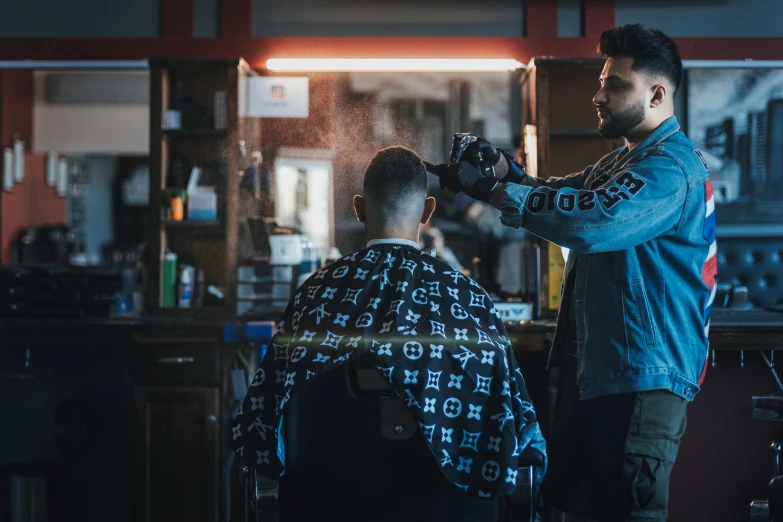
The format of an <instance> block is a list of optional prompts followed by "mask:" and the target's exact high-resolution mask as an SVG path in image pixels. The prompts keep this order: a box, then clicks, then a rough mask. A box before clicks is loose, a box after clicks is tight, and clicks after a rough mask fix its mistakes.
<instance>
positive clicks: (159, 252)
mask: <svg viewBox="0 0 783 522" xmlns="http://www.w3.org/2000/svg"><path fill="white" fill-rule="evenodd" d="M255 75H257V74H256V72H255V71H253V70H252V69H250V67H249V66H248V65H247V64H246V63H245V61H244V60H242V59H241V58H236V59H219V60H218V59H187V60H182V59H171V60H165V59H161V60H152V61H151V62H150V220H149V221H150V225H149V230H148V234H147V237H148V244H147V252H146V257H147V266H148V268H149V278H148V284H147V289H148V293H147V309H148V310H149V311H150V312H151V313H153V314H171V313H174V314H178V313H183V314H197V313H199V312H202V313H214V312H215V308H208V309H206V308H205V309H203V310H198V309H196V308H192V307H191V308H184V309H176V308H168V307H165V308H164V307H163V306H162V294H163V292H162V262H163V259H164V256H165V254H166V253H167V252H168V251H171V252H174V253H176V254H177V257H178V264H182V263H183V261H186V263H185V264H188V265H191V266H194V268H195V272H196V273H198V271H199V270H203V271H204V276H205V283H206V284H207V285H215V286H218V287H220V288H222V289H223V291H224V295H225V296H226V302H225V307H223V310H222V311H223V312H229V311H231V310H234V308H235V299H236V296H235V288H236V284H235V273H236V264H237V253H238V235H239V232H238V229H239V226H238V221H239V215H238V213H239V184H240V181H241V175H242V172H243V170H244V168H245V167H246V165H247V163H246V162H247V158H246V157H243V155H242V153H241V152H240V142H241V141H244V142H245V143H246V149H245V150H247V151H250V150H255V149H258V147H259V144H260V139H261V129H260V120H259V119H251V118H244V117H242V116H241V115H240V112H241V111H240V106H241V105H242V103H243V102H244V100H242V99H240V96H242V95H244V92H245V90H244V88H243V87H242V83H243V82H244V81H245V79H246V78H247V77H248V76H255ZM171 110H178V111H179V112H180V116H181V118H180V119H181V122H180V125H179V128H164V122H168V123H171V121H170V118H169V119H168V120H167V117H166V116H167V114H166V113H167V111H171ZM216 124H217V125H216ZM170 126H171V125H170ZM192 167H199V168H200V169H201V170H202V175H201V182H200V183H199V185H209V186H214V190H215V193H216V196H217V208H216V219H214V220H206V221H200V220H188V219H187V218H188V216H187V211H186V212H185V219H184V220H182V221H174V220H172V219H171V216H170V215H169V214H170V212H169V208H168V193H169V191H170V190H172V189H175V190H178V191H181V192H182V193H183V194H184V191H185V189H186V187H187V184H188V179H189V177H190V174H191V170H192ZM167 189H169V190H168V191H167ZM185 208H186V209H187V202H185ZM178 269H179V266H178ZM178 273H179V270H178Z"/></svg>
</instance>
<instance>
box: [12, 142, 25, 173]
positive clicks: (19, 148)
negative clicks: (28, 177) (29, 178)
mask: <svg viewBox="0 0 783 522" xmlns="http://www.w3.org/2000/svg"><path fill="white" fill-rule="evenodd" d="M14 181H16V182H17V183H21V182H22V181H24V142H22V140H14Z"/></svg>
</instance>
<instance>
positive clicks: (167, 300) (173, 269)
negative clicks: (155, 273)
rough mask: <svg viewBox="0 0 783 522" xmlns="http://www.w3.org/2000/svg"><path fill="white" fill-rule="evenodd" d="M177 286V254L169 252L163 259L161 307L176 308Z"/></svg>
mask: <svg viewBox="0 0 783 522" xmlns="http://www.w3.org/2000/svg"><path fill="white" fill-rule="evenodd" d="M176 286H177V254H175V253H174V252H167V253H166V257H165V258H164V259H163V282H162V284H161V298H162V300H161V306H163V307H164V308H173V307H174V303H175V300H174V297H175V295H176Z"/></svg>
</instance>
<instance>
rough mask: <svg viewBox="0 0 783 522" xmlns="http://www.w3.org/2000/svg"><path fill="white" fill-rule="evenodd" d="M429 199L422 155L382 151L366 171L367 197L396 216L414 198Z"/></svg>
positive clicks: (400, 150)
mask: <svg viewBox="0 0 783 522" xmlns="http://www.w3.org/2000/svg"><path fill="white" fill-rule="evenodd" d="M426 195H427V171H426V170H425V168H424V163H422V161H421V158H420V157H419V155H418V154H416V153H415V152H413V151H412V150H410V149H406V148H405V147H399V146H397V147H387V148H385V149H381V150H379V151H378V152H377V153H376V154H375V156H374V157H373V158H372V160H371V161H370V164H369V165H367V170H365V171H364V197H365V198H366V199H367V200H368V201H369V202H371V204H372V205H374V206H376V207H378V206H380V207H382V208H377V209H376V210H384V209H385V210H386V211H387V212H388V213H389V214H394V213H395V212H396V211H398V210H402V207H403V206H405V205H406V204H407V203H408V202H409V201H411V199H412V198H416V199H417V200H419V199H420V200H422V201H423V200H424V198H425V197H426Z"/></svg>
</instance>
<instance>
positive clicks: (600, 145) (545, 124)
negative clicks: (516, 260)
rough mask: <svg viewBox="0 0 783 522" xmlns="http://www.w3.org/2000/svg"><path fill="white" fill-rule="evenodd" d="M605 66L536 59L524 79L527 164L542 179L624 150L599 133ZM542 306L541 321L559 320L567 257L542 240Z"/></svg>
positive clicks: (582, 60) (590, 61) (600, 61)
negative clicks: (596, 102) (598, 98)
mask: <svg viewBox="0 0 783 522" xmlns="http://www.w3.org/2000/svg"><path fill="white" fill-rule="evenodd" d="M603 66H604V60H603V59H601V58H534V59H532V60H531V61H530V63H529V64H528V67H527V69H526V70H525V73H524V74H523V75H522V77H521V78H520V85H521V90H522V129H523V134H522V138H523V146H524V151H525V156H526V159H525V164H526V167H527V169H528V172H530V173H531V174H533V175H536V176H538V177H541V178H544V179H546V178H548V177H550V176H558V177H559V176H566V175H568V174H572V173H574V172H581V171H582V170H584V169H585V167H587V166H588V165H592V164H593V163H595V162H596V161H598V160H599V159H600V158H601V157H602V156H604V155H605V154H607V153H609V152H611V151H613V150H614V149H616V148H618V147H620V146H621V145H622V140H607V139H605V138H604V137H603V136H601V134H600V133H599V132H598V128H597V126H598V117H597V115H596V111H595V106H594V105H593V103H592V99H593V96H594V95H595V93H596V92H597V91H598V88H599V80H598V78H599V76H600V74H601V69H602V68H603ZM533 240H534V241H538V243H539V246H540V252H541V294H540V305H541V315H542V316H543V317H553V316H555V315H557V311H558V309H559V307H560V301H559V298H560V282H561V279H562V270H563V265H564V263H563V258H562V254H560V252H559V251H560V248H559V247H557V246H556V245H552V244H551V243H549V242H548V241H545V240H543V239H538V238H536V239H533Z"/></svg>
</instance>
